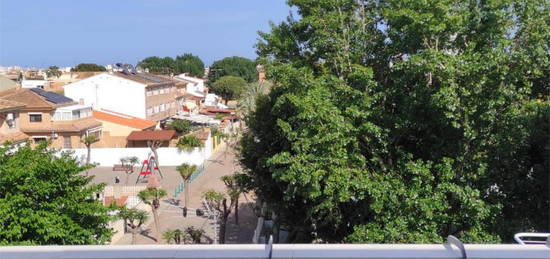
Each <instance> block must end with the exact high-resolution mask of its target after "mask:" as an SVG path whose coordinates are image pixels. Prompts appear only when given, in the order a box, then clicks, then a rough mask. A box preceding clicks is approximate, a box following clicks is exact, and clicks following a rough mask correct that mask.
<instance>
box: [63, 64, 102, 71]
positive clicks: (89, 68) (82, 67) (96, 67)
mask: <svg viewBox="0 0 550 259" xmlns="http://www.w3.org/2000/svg"><path fill="white" fill-rule="evenodd" d="M71 71H72V72H101V71H107V69H105V67H104V66H101V65H98V64H94V63H80V64H78V65H76V67H73V68H72V69H71Z"/></svg>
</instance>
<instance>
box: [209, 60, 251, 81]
mask: <svg viewBox="0 0 550 259" xmlns="http://www.w3.org/2000/svg"><path fill="white" fill-rule="evenodd" d="M224 76H236V77H241V78H243V79H244V80H245V81H246V82H249V83H250V82H254V81H256V80H258V72H257V71H256V62H254V61H252V60H250V59H247V58H243V57H235V56H234V57H227V58H224V59H221V60H217V61H215V62H214V63H213V64H212V66H210V73H209V74H208V80H209V81H210V83H211V84H213V83H214V82H216V81H218V79H220V78H222V77H224Z"/></svg>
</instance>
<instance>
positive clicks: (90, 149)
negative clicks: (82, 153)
mask: <svg viewBox="0 0 550 259" xmlns="http://www.w3.org/2000/svg"><path fill="white" fill-rule="evenodd" d="M86 148H87V149H88V156H86V164H87V165H89V164H90V154H91V153H92V148H91V146H90V145H89V144H87V145H86Z"/></svg>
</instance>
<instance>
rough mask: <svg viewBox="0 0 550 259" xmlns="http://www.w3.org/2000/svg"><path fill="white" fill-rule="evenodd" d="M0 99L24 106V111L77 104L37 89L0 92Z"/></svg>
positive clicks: (61, 96) (58, 95)
mask: <svg viewBox="0 0 550 259" xmlns="http://www.w3.org/2000/svg"><path fill="white" fill-rule="evenodd" d="M0 98H2V99H6V100H9V101H15V102H19V103H22V104H25V107H24V108H23V109H24V110H36V109H46V110H52V109H55V108H58V107H63V106H69V105H73V104H77V103H76V102H74V101H73V100H72V99H70V98H67V97H65V96H63V95H60V94H56V93H54V92H48V91H44V90H42V89H38V88H29V89H24V88H21V89H11V90H6V91H2V92H0Z"/></svg>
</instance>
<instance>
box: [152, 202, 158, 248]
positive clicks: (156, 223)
mask: <svg viewBox="0 0 550 259" xmlns="http://www.w3.org/2000/svg"><path fill="white" fill-rule="evenodd" d="M151 208H152V209H153V220H154V221H155V229H156V230H157V234H156V238H157V240H156V241H157V242H158V241H159V240H160V226H159V218H158V214H157V213H158V211H157V209H155V208H154V207H151Z"/></svg>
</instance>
